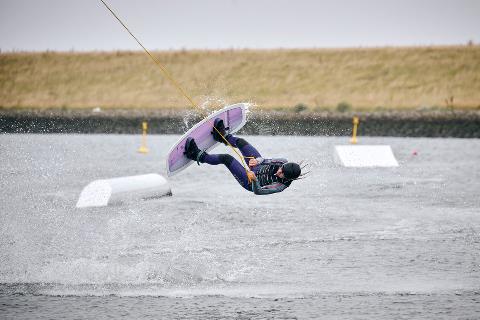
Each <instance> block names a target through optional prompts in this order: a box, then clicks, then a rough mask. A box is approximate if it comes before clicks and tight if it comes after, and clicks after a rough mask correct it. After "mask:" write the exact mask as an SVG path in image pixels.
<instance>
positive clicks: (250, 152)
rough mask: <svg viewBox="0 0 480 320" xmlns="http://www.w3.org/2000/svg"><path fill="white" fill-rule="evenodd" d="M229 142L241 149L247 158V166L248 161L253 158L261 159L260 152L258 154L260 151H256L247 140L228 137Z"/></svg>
mask: <svg viewBox="0 0 480 320" xmlns="http://www.w3.org/2000/svg"><path fill="white" fill-rule="evenodd" d="M227 140H228V142H229V143H230V144H231V145H232V146H234V147H236V148H238V149H240V152H241V153H242V155H243V156H244V157H245V162H246V163H247V164H248V160H250V159H251V157H254V158H259V157H261V155H260V152H258V150H257V149H255V147H254V146H252V145H251V144H250V143H248V141H247V140H245V139H243V138H237V137H234V136H233V135H228V136H227Z"/></svg>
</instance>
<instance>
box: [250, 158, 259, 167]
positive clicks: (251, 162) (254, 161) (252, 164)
mask: <svg viewBox="0 0 480 320" xmlns="http://www.w3.org/2000/svg"><path fill="white" fill-rule="evenodd" d="M257 164H258V161H257V159H250V160H249V161H248V166H249V167H255V166H256V165H257Z"/></svg>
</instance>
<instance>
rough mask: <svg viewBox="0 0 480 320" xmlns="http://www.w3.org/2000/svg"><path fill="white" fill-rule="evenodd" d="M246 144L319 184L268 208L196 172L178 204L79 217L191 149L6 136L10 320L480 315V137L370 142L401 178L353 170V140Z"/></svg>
mask: <svg viewBox="0 0 480 320" xmlns="http://www.w3.org/2000/svg"><path fill="white" fill-rule="evenodd" d="M245 138H246V139H247V140H248V141H250V142H251V143H252V144H254V145H255V146H257V148H258V149H259V150H260V152H261V153H262V155H264V156H265V157H287V158H288V159H291V160H306V161H307V162H308V163H310V165H311V173H310V174H309V175H308V178H307V179H304V180H301V181H296V182H294V183H293V184H292V186H291V187H290V188H289V189H287V190H286V191H284V192H283V193H281V194H275V195H270V196H254V195H253V194H251V193H248V192H246V191H244V190H243V189H242V188H241V187H240V186H239V185H237V182H236V181H235V180H234V179H233V178H232V177H231V176H230V175H229V174H228V172H227V171H226V169H225V168H224V167H222V166H218V167H211V166H207V165H202V166H200V167H198V166H197V165H192V166H191V167H189V168H188V169H187V170H185V171H184V172H182V173H180V174H179V175H178V176H175V177H174V178H172V179H171V186H172V191H173V197H167V198H161V199H154V200H149V201H138V202H132V201H130V202H125V203H123V204H120V205H115V206H112V207H106V208H92V209H76V208H75V203H76V201H77V199H78V196H79V194H80V191H81V190H82V188H83V187H84V186H85V185H86V184H87V183H89V182H90V181H92V180H95V179H101V178H113V177H118V176H126V175H136V174H145V173H151V172H160V173H163V170H164V167H165V165H164V162H165V157H166V152H167V150H168V149H169V147H170V145H171V144H172V143H173V142H175V141H176V139H178V136H149V137H148V146H149V148H150V149H151V152H150V153H149V154H148V155H142V154H139V153H137V152H136V149H137V148H138V147H139V144H140V137H139V136H125V135H0V163H1V167H0V170H1V171H0V186H1V190H2V193H1V195H0V200H1V207H0V210H1V212H0V234H1V238H0V283H1V284H0V317H1V318H2V319H10V318H44V319H50V318H61V317H67V318H106V317H114V318H118V317H121V316H126V317H128V318H140V317H141V318H156V319H157V318H192V319H197V318H209V319H212V318H239V319H250V318H259V319H261V318H319V317H321V318H338V319H343V318H373V319H385V318H400V319H401V318H404V319H411V318H420V319H431V318H456V319H462V318H464V319H472V318H480V257H479V252H480V233H479V231H480V197H479V196H478V194H479V191H480V161H479V160H480V140H474V139H470V140H462V139H406V138H363V139H362V140H361V142H362V143H364V144H370V143H371V144H390V145H391V146H392V149H393V151H394V153H395V155H396V157H397V159H398V160H399V162H400V167H399V168H389V169H346V168H340V167H337V166H335V164H334V163H333V160H332V159H333V158H332V152H333V146H334V145H335V144H344V143H347V142H348V139H347V138H326V137H278V136H277V137H263V136H249V137H245ZM215 151H216V152H224V151H227V149H225V148H224V147H223V146H219V147H217V149H215ZM414 151H416V152H417V155H413V152H414Z"/></svg>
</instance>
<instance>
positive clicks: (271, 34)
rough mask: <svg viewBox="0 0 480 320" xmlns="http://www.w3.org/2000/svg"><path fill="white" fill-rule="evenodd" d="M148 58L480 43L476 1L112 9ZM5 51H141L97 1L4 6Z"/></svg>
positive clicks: (235, 1)
mask: <svg viewBox="0 0 480 320" xmlns="http://www.w3.org/2000/svg"><path fill="white" fill-rule="evenodd" d="M106 1H107V3H109V4H110V5H111V7H112V8H113V10H114V11H116V12H117V14H118V15H119V16H120V17H121V19H123V20H124V22H125V23H126V24H127V26H129V28H130V29H131V30H132V32H133V33H134V34H135V35H136V36H137V37H138V38H139V39H140V41H142V42H143V44H144V45H145V46H146V47H147V48H149V49H181V48H186V49H191V48H197V49H205V48H209V49H216V48H312V47H317V48H320V47H359V46H386V45H441V44H465V43H467V42H468V41H469V40H472V41H474V42H475V43H478V42H480V0H397V1H395V0H363V1H360V0H358V1H356V0H336V1H333V0H332V1H321V0H318V1H314V0H297V1H293V0H291V1H287V0H157V1H154V0H135V1H134V0H130V1H127V0H106ZM0 49H1V50H2V51H10V50H47V49H48V50H63V51H65V50H72V49H73V50H119V49H120V50H121V49H129V50H138V49H139V47H138V44H137V43H136V42H134V40H133V39H131V38H130V36H129V35H128V34H127V33H126V31H125V30H124V29H123V28H122V27H121V26H120V24H119V23H118V22H117V21H116V20H115V19H114V18H113V16H112V15H111V14H110V12H108V11H107V10H106V9H105V7H103V5H102V3H101V2H100V1H99V0H44V1H41V0H36V1H35V0H0Z"/></svg>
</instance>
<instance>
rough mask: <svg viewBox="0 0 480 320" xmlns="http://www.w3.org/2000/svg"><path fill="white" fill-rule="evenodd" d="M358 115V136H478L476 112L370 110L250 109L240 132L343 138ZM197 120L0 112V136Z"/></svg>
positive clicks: (161, 129)
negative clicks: (299, 110) (290, 110)
mask: <svg viewBox="0 0 480 320" xmlns="http://www.w3.org/2000/svg"><path fill="white" fill-rule="evenodd" d="M353 116H358V117H359V118H360V125H359V128H358V135H359V136H392V137H455V138H480V110H420V111H418V110H417V111H376V112H343V113H342V112H333V111H324V112H299V113H294V112H278V111H262V110H259V111H255V112H251V113H250V114H249V115H248V121H247V124H246V125H245V127H244V128H243V129H242V130H241V131H240V133H241V134H248V135H307V136H349V135H351V132H352V118H353ZM201 118H202V117H201V116H200V115H198V113H195V112H194V111H192V110H185V109H181V110H165V109H161V110H160V109H103V110H100V111H99V110H97V111H95V110H92V109H10V108H3V109H0V133H81V134H141V123H142V122H143V121H147V122H148V133H149V134H182V133H184V132H185V131H187V130H188V129H189V128H190V127H191V126H193V125H194V124H195V123H196V122H198V121H200V120H201Z"/></svg>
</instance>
